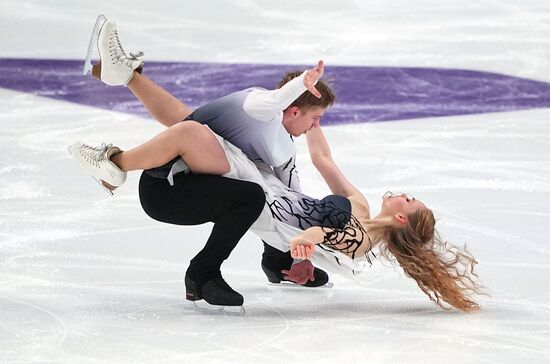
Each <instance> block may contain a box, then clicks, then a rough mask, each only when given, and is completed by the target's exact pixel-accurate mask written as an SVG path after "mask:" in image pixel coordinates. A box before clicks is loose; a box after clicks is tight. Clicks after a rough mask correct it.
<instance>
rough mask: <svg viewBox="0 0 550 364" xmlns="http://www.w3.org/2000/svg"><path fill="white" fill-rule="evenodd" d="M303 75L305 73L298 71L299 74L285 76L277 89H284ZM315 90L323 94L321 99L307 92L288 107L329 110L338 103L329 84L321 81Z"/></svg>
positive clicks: (292, 73) (293, 73) (290, 73)
mask: <svg viewBox="0 0 550 364" xmlns="http://www.w3.org/2000/svg"><path fill="white" fill-rule="evenodd" d="M302 73H303V71H297V72H288V73H287V74H286V75H284V76H283V79H282V80H281V81H280V82H279V84H278V85H277V88H281V87H283V85H284V84H286V83H287V82H289V81H290V80H292V79H294V78H296V77H298V76H300V75H301V74H302ZM315 88H316V89H317V91H319V92H320V93H321V98H320V99H319V98H317V96H315V95H313V94H312V93H311V92H309V91H306V92H304V93H303V94H301V95H300V97H298V98H297V99H296V100H294V102H293V103H292V104H290V105H289V106H288V107H291V106H298V107H300V108H303V107H305V108H307V107H312V106H321V107H323V108H327V107H329V106H332V104H334V102H335V101H336V96H335V95H334V92H333V91H332V89H331V88H330V86H329V85H328V84H326V83H325V82H323V81H322V80H319V81H318V82H317V83H316V84H315Z"/></svg>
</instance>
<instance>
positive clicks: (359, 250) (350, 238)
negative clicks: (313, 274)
mask: <svg viewBox="0 0 550 364" xmlns="http://www.w3.org/2000/svg"><path fill="white" fill-rule="evenodd" d="M318 244H323V245H325V246H327V247H329V248H331V249H333V250H337V251H340V252H342V253H344V254H346V255H347V256H349V257H350V258H355V257H356V256H361V255H363V254H365V252H367V251H368V250H370V248H371V246H370V241H369V239H368V237H367V236H366V232H365V230H363V229H362V228H359V227H346V228H345V229H333V228H326V227H321V226H314V227H310V228H308V229H306V230H304V231H303V232H301V233H300V234H298V235H296V236H295V237H293V238H292V239H290V255H291V256H292V257H293V258H295V259H310V258H311V256H312V255H313V253H314V251H315V249H316V248H315V246H316V245H318Z"/></svg>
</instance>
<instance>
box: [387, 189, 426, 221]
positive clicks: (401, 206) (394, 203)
mask: <svg viewBox="0 0 550 364" xmlns="http://www.w3.org/2000/svg"><path fill="white" fill-rule="evenodd" d="M425 208H426V205H424V204H423V203H422V202H420V201H418V200H417V199H415V198H414V197H412V196H410V195H408V194H406V193H393V192H390V191H388V192H386V193H385V194H384V196H382V210H381V212H382V214H383V215H386V216H395V215H397V214H401V215H404V216H408V215H409V214H412V213H414V212H416V211H417V210H418V209H425Z"/></svg>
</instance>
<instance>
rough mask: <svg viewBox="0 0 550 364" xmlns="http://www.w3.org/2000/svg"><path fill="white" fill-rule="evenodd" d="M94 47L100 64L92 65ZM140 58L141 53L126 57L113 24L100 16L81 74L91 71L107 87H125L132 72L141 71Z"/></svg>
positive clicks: (141, 62)
mask: <svg viewBox="0 0 550 364" xmlns="http://www.w3.org/2000/svg"><path fill="white" fill-rule="evenodd" d="M96 45H97V50H98V52H99V58H100V63H99V64H96V65H92V52H93V49H94V48H95V46H96ZM141 56H143V52H138V53H137V54H134V53H130V56H128V55H127V54H126V52H125V51H124V48H122V45H121V44H120V39H119V37H118V31H117V28H116V24H115V22H114V21H112V20H109V19H107V18H106V17H105V16H104V15H100V16H98V17H97V20H96V22H95V25H94V30H93V31H92V36H91V38H90V44H89V45H88V53H87V54H86V60H85V61H84V69H83V74H84V75H86V74H87V73H88V72H90V71H92V74H93V75H94V76H95V77H97V78H99V79H100V80H101V81H103V82H104V83H105V84H107V85H109V86H121V85H124V86H127V85H128V82H130V81H131V80H132V77H133V76H134V71H137V72H140V73H141V70H142V69H143V61H142V60H141V59H139V57H141Z"/></svg>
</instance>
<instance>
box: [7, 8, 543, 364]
mask: <svg viewBox="0 0 550 364" xmlns="http://www.w3.org/2000/svg"><path fill="white" fill-rule="evenodd" d="M412 3H413V2H410V3H409V2H405V1H401V2H395V3H393V5H391V6H390V7H388V5H387V4H386V3H385V2H382V1H365V2H357V3H353V2H342V3H338V5H336V4H337V3H336V2H334V4H333V5H330V4H329V3H327V4H320V5H319V4H317V3H314V2H303V3H300V5H293V4H294V3H293V2H290V1H283V2H277V4H276V5H274V4H272V2H267V1H262V2H253V1H240V2H238V4H235V5H233V4H232V3H230V2H216V3H213V2H202V3H200V4H198V3H197V4H195V3H189V4H180V3H178V2H172V3H170V2H167V1H156V2H151V3H148V4H140V5H136V6H131V8H130V5H129V4H134V3H133V2H129V1H125V2H117V5H108V4H107V2H105V3H103V4H101V2H97V1H96V2H87V3H85V4H84V3H83V4H81V5H82V7H80V4H79V7H78V9H77V8H76V7H75V6H74V5H73V4H74V3H73V2H69V1H58V2H54V1H43V2H42V1H41V2H38V1H37V2H36V3H33V2H29V1H12V0H3V1H2V3H1V4H0V21H1V22H2V26H3V31H2V33H1V34H0V57H16V56H19V57H34V58H72V59H76V58H80V57H82V55H83V54H84V52H85V48H86V46H87V41H88V39H87V37H88V33H89V30H90V27H91V24H92V23H93V20H94V19H95V16H96V15H97V13H99V12H104V13H106V14H107V15H110V16H112V17H114V18H116V19H117V20H118V23H119V27H120V28H121V34H122V36H123V37H124V38H123V39H129V42H130V43H133V44H134V45H135V44H138V45H140V46H139V47H136V48H139V49H144V50H145V51H146V53H148V55H151V58H152V59H155V60H171V61H174V60H180V61H208V60H212V61H227V62H269V63H311V62H312V61H314V60H316V59H317V58H320V57H322V58H324V59H325V60H326V62H327V67H330V62H331V61H332V62H333V63H334V64H359V65H382V66H384V65H388V66H395V65H402V66H428V67H449V68H468V69H476V70H486V71H493V72H501V73H506V74H510V75H514V76H522V77H529V78H533V79H537V80H544V81H550V67H549V66H550V61H549V59H550V43H549V41H548V38H549V36H550V26H549V24H550V4H548V3H547V2H542V1H540V2H536V1H522V2H521V3H518V5H516V2H512V1H480V2H476V5H469V6H468V7H463V6H464V5H462V2H458V1H439V2H436V1H433V2H430V1H418V2H415V4H414V5H412ZM519 4H521V5H519ZM125 7H126V8H130V10H128V11H125V10H124V9H125ZM289 9H293V11H290V10H289ZM284 20H288V22H289V24H290V25H287V26H285V27H284V29H281V27H280V26H279V25H278V24H279V23H280V22H281V21H284ZM214 27H215V29H213V28H214ZM289 37H296V39H300V40H301V39H305V40H306V41H304V44H303V46H301V43H300V42H299V41H292V42H286V39H288V38H289ZM195 39H198V41H195ZM285 47H286V48H285ZM187 54H188V55H189V57H186V55H187ZM0 125H1V128H0V155H1V156H2V158H0V204H1V209H0V264H1V270H0V362H2V363H4V362H5V363H27V362H51V363H100V362H101V363H126V362H131V363H201V364H203V363H277V364H279V363H294V362H298V363H337V362H341V363H359V362H361V363H499V364H500V363H547V362H549V361H550V349H549V347H550V304H549V301H550V284H549V283H548V274H549V271H550V259H549V257H550V242H549V241H548V238H547V235H548V231H549V228H548V226H549V224H548V220H549V218H550V109H539V110H529V111H517V112H506V113H493V114H482V115H469V116H455V117H445V118H431V119H422V120H419V119H418V120H408V121H396V122H386V123H375V124H355V125H347V126H335V127H330V128H325V132H326V134H327V137H328V139H329V142H330V144H331V146H332V150H333V155H334V158H335V159H336V161H337V162H338V164H339V165H340V166H341V168H342V170H343V171H344V173H345V174H346V175H347V176H348V177H349V179H350V180H351V181H352V182H354V183H355V184H356V185H357V186H358V187H359V188H360V189H361V190H362V191H364V193H365V195H366V196H367V198H368V199H369V201H370V202H371V206H373V207H374V210H375V211H378V203H377V202H378V201H380V196H381V195H382V194H383V193H384V192H385V191H386V190H395V191H405V192H409V193H411V194H413V195H415V196H416V197H417V198H419V199H421V200H423V201H424V202H425V203H426V204H427V205H429V206H430V207H431V208H432V209H433V210H434V211H435V213H436V215H437V217H438V219H439V220H438V222H437V226H438V229H439V231H440V232H441V234H442V235H443V237H444V238H446V239H447V240H448V241H450V242H453V243H455V244H457V245H462V244H464V243H467V244H468V247H469V250H470V251H471V252H472V254H473V255H474V256H475V257H476V258H477V259H478V260H479V262H480V263H479V265H478V266H477V267H478V273H479V275H480V277H481V279H482V282H483V283H484V285H485V286H486V287H487V292H488V293H489V294H490V297H479V298H478V301H479V303H480V304H481V307H482V309H481V311H480V312H478V313H475V314H470V315H468V314H462V313H460V312H458V311H451V312H444V311H442V310H440V309H439V308H438V307H437V306H435V305H434V304H433V303H431V302H430V301H429V300H428V298H427V297H426V296H425V295H424V294H423V293H422V292H421V291H420V290H419V289H418V287H417V286H416V284H415V283H414V282H413V281H412V280H410V279H408V278H406V277H404V275H403V273H402V272H401V270H400V269H397V268H393V267H392V266H390V265H389V263H386V262H381V261H375V262H374V265H373V266H372V268H371V269H369V270H367V271H365V272H364V273H363V274H362V275H361V276H359V280H358V282H352V281H349V280H347V279H344V278H341V277H338V276H336V275H332V276H331V278H332V280H333V281H334V283H335V286H334V288H332V289H322V290H304V289H287V290H281V289H277V288H272V287H268V286H267V285H266V284H265V278H264V275H263V273H262V272H261V269H260V267H259V262H260V256H261V251H262V247H261V243H260V241H259V239H258V238H256V237H255V236H254V235H252V234H247V235H246V236H245V238H244V239H243V240H242V241H241V243H240V244H239V245H238V246H237V248H236V249H235V251H234V252H233V254H232V255H231V257H230V259H229V260H228V261H227V262H226V263H225V264H224V266H223V267H222V269H223V272H224V275H225V277H226V279H227V281H228V282H229V283H230V284H231V285H232V286H233V287H234V288H235V289H236V290H238V291H239V292H241V293H242V294H243V295H244V296H245V308H246V315H245V316H244V317H236V316H229V315H214V314H207V313H203V312H198V311H196V310H193V309H192V308H191V307H192V306H191V305H190V304H189V303H188V302H187V301H185V299H184V284H183V275H184V273H185V270H186V268H187V264H188V261H189V260H190V259H191V257H193V256H194V255H195V254H196V253H197V252H198V251H199V250H200V249H201V247H202V244H203V242H204V241H205V239H206V237H207V235H208V232H209V229H210V227H211V226H210V225H203V226H198V227H177V226H170V225H166V224H161V223H159V222H156V221H153V220H151V219H150V218H148V217H147V216H146V215H145V213H144V212H143V211H142V209H141V207H140V205H139V201H138V198H137V180H138V176H139V174H137V173H133V174H130V176H129V180H128V182H127V183H126V185H125V186H123V187H121V188H120V190H119V191H118V194H117V195H116V197H115V198H109V197H107V196H106V195H105V194H104V192H103V191H101V190H100V189H98V188H97V187H96V185H95V184H94V182H93V181H92V180H91V179H90V178H89V177H88V176H85V175H83V173H82V172H81V170H80V169H79V168H78V167H77V166H76V164H75V162H74V161H73V160H71V159H69V156H68V154H67V152H66V148H65V146H66V145H67V144H68V143H70V142H72V141H74V140H78V139H84V140H86V141H87V142H102V141H113V142H116V143H117V144H119V145H120V146H121V147H123V148H128V147H130V146H133V145H135V144H137V143H139V142H141V141H144V140H145V139H147V138H149V137H150V136H152V135H153V134H155V133H156V132H158V131H160V130H162V128H161V127H160V126H159V125H156V124H155V122H154V121H152V120H150V119H140V118H137V117H135V116H132V115H126V114H121V113H115V112H108V111H104V110H99V109H95V108H90V107H84V106H80V105H75V104H70V103H65V102H60V101H54V100H50V99H45V98H40V97H36V96H32V95H30V94H24V93H18V92H13V91H9V90H3V89H0ZM106 139H108V140H106ZM297 143H298V149H299V156H300V158H299V166H300V175H301V181H302V185H303V187H304V190H305V191H306V192H308V193H309V194H311V195H314V196H317V197H321V196H323V195H325V194H327V193H328V189H327V188H326V187H325V186H324V185H323V183H322V181H321V179H320V176H319V175H318V174H317V173H316V172H314V170H313V168H312V167H311V165H310V164H309V161H308V157H307V150H306V147H305V140H298V142H297Z"/></svg>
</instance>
